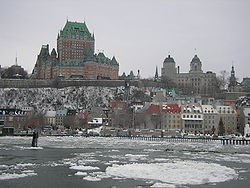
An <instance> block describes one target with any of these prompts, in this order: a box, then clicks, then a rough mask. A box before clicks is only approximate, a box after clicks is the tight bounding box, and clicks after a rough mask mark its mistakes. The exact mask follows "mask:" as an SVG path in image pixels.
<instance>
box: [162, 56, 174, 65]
mask: <svg viewBox="0 0 250 188" xmlns="http://www.w3.org/2000/svg"><path fill="white" fill-rule="evenodd" d="M164 63H175V61H174V58H172V57H170V55H168V57H166V58H165V60H164Z"/></svg>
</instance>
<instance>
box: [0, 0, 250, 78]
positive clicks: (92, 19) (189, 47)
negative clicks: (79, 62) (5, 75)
mask: <svg viewBox="0 0 250 188" xmlns="http://www.w3.org/2000/svg"><path fill="white" fill-rule="evenodd" d="M249 10H250V1H249V0H210V1H209V0H126V1H121V0H120V1H119V0H53V1H52V0H43V1H38V0H22V1H19V0H1V7H0V16H1V18H2V19H1V21H0V22H1V30H0V41H1V42H0V51H1V53H0V54H1V55H0V58H1V63H0V65H1V66H2V67H4V66H11V65H14V64H15V62H16V55H17V59H18V62H17V63H18V65H21V66H23V67H24V68H25V70H27V71H28V72H29V73H31V71H32V70H33V68H34V65H35V62H36V59H37V55H38V54H39V52H40V49H41V46H42V45H43V44H49V45H50V50H52V48H56V47H57V46H56V39H57V34H58V32H59V30H60V29H62V28H63V27H64V25H65V23H66V21H67V19H68V20H69V21H77V22H84V20H85V21H86V24H87V26H88V29H89V31H90V32H91V33H93V32H94V34H95V52H96V53H97V52H100V51H103V52H104V53H105V55H106V56H108V57H109V58H111V57H112V56H115V57H116V59H117V61H118V62H119V64H120V68H119V69H120V72H119V74H120V75H121V74H122V73H123V72H125V73H126V74H128V73H129V72H130V70H133V72H134V73H135V74H137V70H138V69H139V70H140V73H141V75H142V77H144V78H149V77H153V76H154V74H155V68H156V66H157V67H158V73H159V75H161V68H162V65H163V61H164V59H165V58H166V57H167V56H168V55H169V54H170V55H171V56H172V57H173V58H174V59H175V62H176V65H177V66H180V72H188V71H189V64H190V62H191V60H192V58H193V57H194V55H195V54H197V55H198V57H199V58H200V60H201V61H202V63H203V66H202V68H203V71H204V72H206V71H213V72H216V73H219V72H220V71H222V70H226V71H228V72H230V70H231V66H232V65H234V66H235V71H236V77H238V78H239V79H240V81H241V80H242V78H243V77H250V66H249V63H250V22H249V18H250V11H249ZM195 49H196V50H195Z"/></svg>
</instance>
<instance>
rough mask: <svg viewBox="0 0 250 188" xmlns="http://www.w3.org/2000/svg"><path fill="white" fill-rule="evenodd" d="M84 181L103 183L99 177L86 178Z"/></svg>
mask: <svg viewBox="0 0 250 188" xmlns="http://www.w3.org/2000/svg"><path fill="white" fill-rule="evenodd" d="M83 179H84V180H87V181H101V180H102V179H101V178H97V177H93V176H86V177H84V178H83Z"/></svg>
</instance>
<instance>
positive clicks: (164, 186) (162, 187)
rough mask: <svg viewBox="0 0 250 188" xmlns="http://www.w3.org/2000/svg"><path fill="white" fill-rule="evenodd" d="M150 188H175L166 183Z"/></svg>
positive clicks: (156, 184)
mask: <svg viewBox="0 0 250 188" xmlns="http://www.w3.org/2000/svg"><path fill="white" fill-rule="evenodd" d="M150 187H153V188H176V185H174V184H168V183H155V184H154V185H152V186H150Z"/></svg>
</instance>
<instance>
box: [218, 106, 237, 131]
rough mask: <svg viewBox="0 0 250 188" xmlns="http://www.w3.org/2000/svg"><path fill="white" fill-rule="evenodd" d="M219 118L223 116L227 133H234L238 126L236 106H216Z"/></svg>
mask: <svg viewBox="0 0 250 188" xmlns="http://www.w3.org/2000/svg"><path fill="white" fill-rule="evenodd" d="M216 110H217V112H218V118H219V119H220V118H222V121H223V124H224V127H225V133H226V134H232V133H235V132H236V128H237V113H236V110H235V107H234V106H216Z"/></svg>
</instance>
